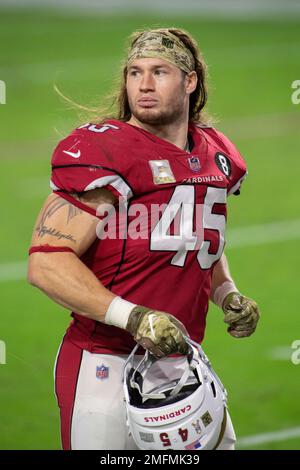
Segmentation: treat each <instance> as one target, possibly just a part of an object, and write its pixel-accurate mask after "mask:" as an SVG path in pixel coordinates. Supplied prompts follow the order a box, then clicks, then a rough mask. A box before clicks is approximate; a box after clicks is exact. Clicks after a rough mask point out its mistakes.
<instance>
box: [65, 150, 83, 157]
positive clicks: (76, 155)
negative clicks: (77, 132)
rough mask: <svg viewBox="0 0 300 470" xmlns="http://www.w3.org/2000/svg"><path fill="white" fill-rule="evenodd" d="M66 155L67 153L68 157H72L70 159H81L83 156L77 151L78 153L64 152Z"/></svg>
mask: <svg viewBox="0 0 300 470" xmlns="http://www.w3.org/2000/svg"><path fill="white" fill-rule="evenodd" d="M63 152H64V153H66V154H67V155H70V157H73V158H79V157H80V155H81V152H80V150H77V152H75V153H74V152H68V151H67V150H63Z"/></svg>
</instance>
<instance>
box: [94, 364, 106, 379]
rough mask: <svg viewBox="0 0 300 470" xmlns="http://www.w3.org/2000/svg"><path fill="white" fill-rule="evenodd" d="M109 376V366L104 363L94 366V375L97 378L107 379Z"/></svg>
mask: <svg viewBox="0 0 300 470" xmlns="http://www.w3.org/2000/svg"><path fill="white" fill-rule="evenodd" d="M108 376H109V367H106V366H105V365H104V364H102V365H101V366H97V367H96V377H97V379H99V380H103V379H108Z"/></svg>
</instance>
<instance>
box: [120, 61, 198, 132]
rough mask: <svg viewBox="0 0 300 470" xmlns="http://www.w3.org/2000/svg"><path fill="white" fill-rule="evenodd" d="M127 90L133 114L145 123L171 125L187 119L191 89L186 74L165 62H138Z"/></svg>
mask: <svg viewBox="0 0 300 470" xmlns="http://www.w3.org/2000/svg"><path fill="white" fill-rule="evenodd" d="M126 89H127V95H128V102H129V107H130V110H131V113H132V115H133V116H134V117H135V118H136V119H138V120H139V121H140V122H141V123H143V124H149V125H158V126H159V125H168V124H172V123H173V122H175V121H178V120H180V119H184V118H185V119H186V116H187V110H188V103H189V90H188V87H187V80H186V76H185V74H184V73H183V72H182V71H181V70H180V69H179V68H178V67H176V66H175V65H173V64H171V63H169V62H167V61H165V60H162V59H156V58H155V59H152V58H151V59H150V58H149V59H148V58H147V59H136V60H134V61H133V62H132V63H131V64H130V66H129V67H128V72H127V80H126Z"/></svg>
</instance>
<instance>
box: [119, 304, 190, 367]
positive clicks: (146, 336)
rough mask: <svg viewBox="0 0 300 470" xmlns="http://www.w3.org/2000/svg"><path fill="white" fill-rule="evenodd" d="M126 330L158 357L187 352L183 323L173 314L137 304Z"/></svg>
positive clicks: (185, 332)
mask: <svg viewBox="0 0 300 470" xmlns="http://www.w3.org/2000/svg"><path fill="white" fill-rule="evenodd" d="M126 330H127V331H129V333H131V334H132V335H133V337H134V339H135V341H136V342H137V343H139V344H140V345H141V346H143V348H145V349H148V350H149V351H150V352H151V353H152V354H153V355H154V356H155V357H157V358H160V357H164V356H168V355H169V354H173V353H176V352H179V353H181V354H187V352H188V346H187V344H186V342H185V340H184V338H183V334H185V335H187V336H188V333H187V331H186V329H185V327H184V325H183V324H182V323H181V322H180V321H179V320H177V319H176V318H175V317H173V315H170V314H169V313H165V312H159V311H157V310H151V309H149V308H147V307H142V306H141V305H137V306H136V307H134V308H133V310H132V312H131V313H130V315H129V318H128V322H127V325H126Z"/></svg>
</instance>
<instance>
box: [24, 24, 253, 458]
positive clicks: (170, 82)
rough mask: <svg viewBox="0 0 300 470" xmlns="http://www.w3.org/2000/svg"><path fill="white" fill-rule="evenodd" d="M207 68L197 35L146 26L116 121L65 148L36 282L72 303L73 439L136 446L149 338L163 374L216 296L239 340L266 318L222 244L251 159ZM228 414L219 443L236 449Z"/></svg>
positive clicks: (200, 328)
mask: <svg viewBox="0 0 300 470" xmlns="http://www.w3.org/2000/svg"><path fill="white" fill-rule="evenodd" d="M205 77H206V67H205V63H204V61H203V59H202V57H201V55H200V52H199V49H198V46H197V44H196V42H195V41H194V40H193V39H192V38H191V36H190V35H189V34H188V33H186V32H184V31H182V30H179V29H175V28H170V29H154V30H145V31H143V32H138V33H135V34H134V35H133V36H132V38H131V44H130V47H129V49H128V54H127V58H126V63H125V65H124V70H123V81H122V84H121V86H120V90H119V93H118V100H117V102H118V111H117V113H116V115H115V116H114V118H113V119H102V118H101V119H100V118H99V121H97V122H92V123H88V124H85V125H82V126H80V127H78V128H77V129H75V130H74V131H73V132H72V133H71V134H70V135H69V136H68V137H66V138H64V139H63V140H62V141H61V142H59V144H58V146H57V147H56V149H55V151H54V154H53V157H52V177H51V188H52V190H53V193H52V194H51V195H50V196H49V197H48V198H47V200H46V202H45V204H44V207H43V208H42V210H41V212H40V215H39V217H38V219H37V222H36V226H35V228H34V232H33V237H32V243H31V248H30V255H31V256H30V261H29V270H28V279H29V282H30V283H31V284H33V285H34V286H36V287H38V288H39V289H41V290H42V291H43V292H45V293H46V294H47V295H48V296H49V297H50V298H51V299H53V300H54V301H55V302H57V303H58V304H60V305H62V306H64V307H66V308H67V309H69V310H71V311H72V317H73V320H72V322H71V324H70V326H69V328H68V330H67V332H66V334H65V336H64V338H63V341H62V344H61V346H60V348H59V352H58V356H57V360H56V366H55V390H56V395H57V400H58V405H59V408H60V416H61V436H62V446H63V449H129V448H135V445H134V443H133V441H132V439H131V437H130V436H128V432H127V428H126V421H125V414H124V402H123V391H122V369H123V366H124V361H125V359H126V357H127V356H128V354H129V353H130V352H131V350H132V349H133V347H134V345H135V344H136V342H137V343H139V344H140V345H141V346H142V347H143V348H144V349H148V350H149V351H150V352H151V353H152V354H153V355H154V356H156V357H157V358H163V359H162V360H160V361H158V362H157V364H163V365H162V366H159V365H158V366H157V371H156V374H157V376H155V374H154V375H153V384H154V383H155V380H156V379H157V378H158V377H159V376H161V375H169V376H170V377H172V376H173V375H174V371H176V370H177V371H178V370H180V367H183V365H182V364H183V362H182V359H183V358H184V356H182V355H184V354H186V353H187V344H186V341H185V335H189V336H190V338H191V339H192V340H194V341H196V342H198V343H201V342H202V340H203V337H204V332H205V320H206V314H207V310H208V303H209V299H211V300H212V301H213V302H215V303H216V304H217V305H218V306H219V307H220V308H221V309H222V310H223V312H224V321H225V322H226V323H227V325H228V332H229V333H230V335H232V336H233V337H236V338H242V337H247V336H249V335H251V334H252V333H253V332H254V330H255V328H256V325H257V322H258V319H259V312H258V308H257V305H256V303H255V302H254V301H253V300H251V299H249V298H247V297H245V296H243V295H242V294H241V293H239V291H238V289H237V288H236V286H235V283H234V281H233V279H232V277H231V275H230V273H229V269H228V265H227V261H226V257H225V255H224V254H223V249H224V243H225V242H224V240H225V238H224V232H225V223H226V201H227V197H228V196H229V195H230V194H239V191H240V185H241V183H242V181H243V179H244V178H245V176H246V173H247V170H246V165H245V162H244V160H243V159H242V157H241V155H240V154H239V152H238V150H237V149H236V147H235V146H234V144H233V143H232V142H231V141H230V140H229V139H228V138H227V137H225V136H224V135H223V134H222V133H221V132H219V131H218V130H216V129H215V128H213V127H210V126H209V125H208V123H207V122H206V120H205V117H204V115H203V108H204V106H205V104H206V101H207V89H206V82H205ZM157 207H161V208H162V209H161V210H160V211H158V212H157ZM155 211H156V212H155ZM139 212H142V213H143V217H140V218H139V217H137V214H138V213H139ZM153 214H154V215H155V216H153ZM111 222H113V224H112V225H110V224H111ZM138 225H139V226H140V228H139V230H138V228H137V226H138ZM112 226H113V228H112ZM107 227H109V228H107ZM141 351H143V349H142V348H141ZM166 356H168V357H166ZM164 358H165V359H164ZM226 423H227V424H226V427H225V428H224V429H223V430H222V436H220V438H219V440H218V442H219V445H218V449H232V448H233V447H234V442H235V435H234V431H233V428H232V423H231V421H230V417H229V415H227V420H226ZM166 448H167V447H166Z"/></svg>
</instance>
